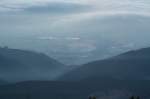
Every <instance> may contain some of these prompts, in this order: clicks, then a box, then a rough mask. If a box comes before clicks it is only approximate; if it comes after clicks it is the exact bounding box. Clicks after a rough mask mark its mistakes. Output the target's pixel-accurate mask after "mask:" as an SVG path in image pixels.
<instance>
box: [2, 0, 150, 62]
mask: <svg viewBox="0 0 150 99" xmlns="http://www.w3.org/2000/svg"><path fill="white" fill-rule="evenodd" d="M149 12H150V1H148V0H1V1H0V45H2V46H5V45H6V46H9V47H13V48H23V49H30V50H38V51H41V52H46V53H48V54H49V55H52V56H54V57H56V58H60V56H57V55H54V52H57V53H59V54H62V53H67V55H72V57H76V59H78V57H77V56H76V55H77V54H76V53H78V54H79V56H80V55H81V54H84V55H82V56H80V57H84V58H85V57H91V56H90V55H91V54H90V55H89V53H96V52H99V51H100V52H99V53H104V54H105V55H102V54H100V56H109V55H108V54H110V55H114V54H113V53H120V52H123V51H127V50H131V49H136V48H142V47H148V46H150V44H149V42H150V39H149V37H150V34H149V33H150V28H149V26H150V13H149ZM98 50H99V51H98ZM87 54H88V55H89V56H88V55H87ZM65 55H66V54H65ZM62 56H64V55H62ZM69 57H70V56H69ZM93 57H94V55H93V56H92V58H93ZM98 58H100V57H98Z"/></svg>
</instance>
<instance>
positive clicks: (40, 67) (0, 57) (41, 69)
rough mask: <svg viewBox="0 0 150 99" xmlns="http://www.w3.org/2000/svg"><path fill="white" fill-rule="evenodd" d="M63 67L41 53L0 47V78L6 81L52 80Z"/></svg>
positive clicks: (63, 69) (62, 70)
mask: <svg viewBox="0 0 150 99" xmlns="http://www.w3.org/2000/svg"><path fill="white" fill-rule="evenodd" d="M65 69H66V68H65V65H63V64H61V63H60V62H58V61H56V60H54V59H52V58H50V57H48V56H47V55H45V54H42V53H37V52H33V51H25V50H18V49H9V48H0V78H2V79H5V80H7V81H26V80H52V79H54V78H55V77H57V76H59V75H60V74H61V73H62V72H64V71H65Z"/></svg>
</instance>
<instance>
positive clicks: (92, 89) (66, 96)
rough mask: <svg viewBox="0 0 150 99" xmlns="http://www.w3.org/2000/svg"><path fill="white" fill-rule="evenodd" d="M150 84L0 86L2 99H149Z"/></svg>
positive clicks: (86, 83) (109, 83)
mask: <svg viewBox="0 0 150 99" xmlns="http://www.w3.org/2000/svg"><path fill="white" fill-rule="evenodd" d="M149 83H150V81H124V80H122V81H121V80H102V81H100V82H98V81H91V82H76V83H75V82H49V81H30V82H22V83H17V84H11V85H5V86H0V99H88V96H90V95H95V96H97V97H99V98H101V97H102V99H120V98H121V99H128V97H129V96H131V95H139V96H141V97H142V98H143V99H149V98H150V91H149V89H150V86H149ZM105 97H106V98H105ZM114 97H115V98H114Z"/></svg>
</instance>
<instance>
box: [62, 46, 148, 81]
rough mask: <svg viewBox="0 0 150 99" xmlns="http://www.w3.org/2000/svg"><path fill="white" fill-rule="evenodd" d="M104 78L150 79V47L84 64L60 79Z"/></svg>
mask: <svg viewBox="0 0 150 99" xmlns="http://www.w3.org/2000/svg"><path fill="white" fill-rule="evenodd" d="M101 78H102V79H101ZM103 78H112V79H120V80H149V79H150V48H143V49H140V50H134V51H129V52H126V53H124V54H121V55H118V56H115V57H112V58H109V59H105V60H99V61H94V62H91V63H87V64H84V65H82V66H80V67H79V68H77V69H75V70H73V71H71V72H69V73H67V74H65V75H64V76H62V77H61V78H60V79H61V80H67V81H79V80H86V79H91V80H93V79H99V80H103Z"/></svg>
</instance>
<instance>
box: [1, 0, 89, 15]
mask: <svg viewBox="0 0 150 99" xmlns="http://www.w3.org/2000/svg"><path fill="white" fill-rule="evenodd" d="M0 8H3V9H9V10H10V11H16V10H18V11H20V12H26V13H32V14H34V13H48V14H50V13H52V14H58V13H60V14H63V13H74V12H83V11H88V10H89V9H91V8H92V7H91V6H90V5H85V4H78V3H69V2H48V3H47V4H41V5H40V4H34V5H23V4H22V5H17V4H16V5H15V4H14V5H0Z"/></svg>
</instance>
